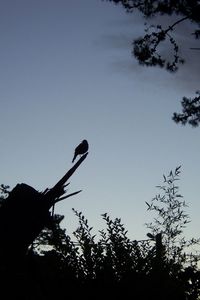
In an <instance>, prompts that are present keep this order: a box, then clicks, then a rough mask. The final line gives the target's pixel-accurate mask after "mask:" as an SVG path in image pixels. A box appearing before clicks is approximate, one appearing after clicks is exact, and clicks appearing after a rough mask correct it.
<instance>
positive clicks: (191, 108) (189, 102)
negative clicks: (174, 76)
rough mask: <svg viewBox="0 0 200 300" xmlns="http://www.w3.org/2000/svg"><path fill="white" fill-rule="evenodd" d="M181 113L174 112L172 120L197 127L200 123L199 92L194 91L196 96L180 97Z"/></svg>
mask: <svg viewBox="0 0 200 300" xmlns="http://www.w3.org/2000/svg"><path fill="white" fill-rule="evenodd" d="M181 104H182V108H183V109H182V113H180V114H177V113H174V116H173V120H174V121H175V122H176V123H181V124H182V125H185V124H187V123H188V124H190V125H192V126H193V127H197V126H198V125H199V124H200V92H199V91H197V92H196V97H194V98H187V97H183V99H182V102H181Z"/></svg>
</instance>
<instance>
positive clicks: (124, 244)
mask: <svg viewBox="0 0 200 300" xmlns="http://www.w3.org/2000/svg"><path fill="white" fill-rule="evenodd" d="M179 173H180V167H178V168H176V169H175V171H174V172H170V174H169V175H168V176H164V184H163V185H161V186H159V187H158V188H159V189H160V193H159V194H158V195H156V197H154V198H153V199H152V200H151V201H150V202H147V210H148V211H150V212H152V213H153V217H154V221H153V222H150V223H147V224H146V226H147V229H148V233H147V237H148V238H147V239H144V240H141V241H136V240H130V238H129V237H128V232H127V230H126V229H125V227H124V225H123V223H122V221H121V219H120V218H116V219H114V220H112V219H111V218H110V217H109V215H108V214H107V213H105V214H103V215H102V218H103V220H104V221H105V228H104V229H103V230H101V231H100V232H99V237H98V238H97V236H96V235H94V234H93V228H92V227H90V226H89V223H88V220H87V219H86V218H85V216H84V215H83V214H82V213H81V212H78V211H77V210H75V209H73V211H74V214H75V216H76V217H77V218H78V227H77V229H76V230H75V232H74V233H73V235H68V234H67V233H66V229H63V228H62V227H61V222H62V220H63V218H64V216H60V215H56V214H54V215H52V218H51V226H48V227H47V226H46V227H44V229H43V230H41V232H40V234H38V236H37V238H36V239H35V240H34V241H33V242H32V243H31V244H30V245H29V247H28V251H27V253H26V254H24V257H23V259H22V258H21V257H20V260H19V257H18V256H19V251H18V249H16V247H17V246H18V245H12V251H9V256H10V259H11V262H12V263H11V264H8V265H5V264H4V262H3V261H2V260H1V261H0V271H1V276H0V279H1V283H2V290H3V291H4V290H5V292H6V293H7V298H9V296H11V295H12V294H13V291H14V294H15V297H16V298H17V299H18V298H19V297H20V299H55V298H56V299H60V298H62V299H67V298H68V297H69V296H70V295H71V297H74V298H77V297H96V296H98V297H102V298H114V297H117V298H119V297H123V299H126V298H128V297H130V298H133V299H176V300H177V299H181V300H182V299H190V300H194V299H198V297H199V293H200V272H199V269H198V265H197V263H198V260H199V257H198V256H197V255H196V254H194V253H190V252H188V250H187V249H188V247H190V246H191V245H197V244H198V242H199V240H195V239H191V240H189V241H188V240H186V239H185V237H184V233H183V230H184V227H185V226H186V225H187V223H188V222H189V216H188V215H187V214H186V213H185V209H186V207H187V206H186V203H185V201H184V200H183V198H182V196H181V195H180V193H179V189H178V186H177V185H176V184H175V183H176V182H177V180H178V179H179ZM2 192H3V195H2V199H4V200H2V201H3V202H4V201H5V202H6V199H5V198H6V197H5V195H6V193H7V187H5V186H2ZM23 213H25V211H24V212H23ZM16 221H17V220H16ZM24 226H26V224H24ZM133 226H134V224H133ZM13 230H14V228H13ZM1 232H2V231H1ZM13 232H14V231H13ZM10 234H11V236H10V239H11V240H13V236H12V232H10ZM72 236H73V239H72ZM12 256H13V257H14V260H13V258H12Z"/></svg>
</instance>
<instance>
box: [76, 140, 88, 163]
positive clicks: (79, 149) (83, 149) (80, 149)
mask: <svg viewBox="0 0 200 300" xmlns="http://www.w3.org/2000/svg"><path fill="white" fill-rule="evenodd" d="M88 148H89V145H88V142H87V141H86V140H83V141H82V142H81V143H80V144H79V145H78V146H77V147H76V148H75V151H74V157H73V160H72V163H73V162H74V161H75V159H76V157H77V155H81V154H84V153H86V152H87V151H88Z"/></svg>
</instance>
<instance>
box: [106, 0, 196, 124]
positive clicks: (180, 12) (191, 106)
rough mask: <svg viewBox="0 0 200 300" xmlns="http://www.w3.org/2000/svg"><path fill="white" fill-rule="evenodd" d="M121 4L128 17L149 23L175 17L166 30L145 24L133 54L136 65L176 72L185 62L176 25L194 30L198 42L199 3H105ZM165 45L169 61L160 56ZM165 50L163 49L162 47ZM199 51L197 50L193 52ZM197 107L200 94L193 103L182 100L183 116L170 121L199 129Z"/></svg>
mask: <svg viewBox="0 0 200 300" xmlns="http://www.w3.org/2000/svg"><path fill="white" fill-rule="evenodd" d="M107 1H109V2H114V3H115V4H120V5H121V6H122V7H123V8H124V9H125V10H126V11H127V12H129V13H131V12H133V11H135V10H138V11H139V12H140V13H141V14H142V15H143V16H144V17H145V18H146V19H152V18H154V17H156V16H161V17H162V16H164V15H167V16H170V17H171V18H172V17H173V20H174V18H175V17H176V18H177V20H176V21H175V22H173V23H172V22H171V24H169V25H168V26H167V27H166V28H163V26H162V25H161V24H157V25H156V26H155V25H150V26H147V23H145V27H146V28H145V34H144V35H143V36H142V37H138V38H137V39H135V40H134V41H133V43H132V44H133V49H132V54H133V55H134V56H135V58H136V59H137V60H138V62H139V64H141V65H145V66H159V67H161V68H165V69H166V70H168V71H170V72H176V71H177V70H178V68H179V66H180V65H181V64H183V63H184V62H185V60H184V58H183V57H181V54H180V49H181V46H180V45H179V44H178V43H177V41H176V38H175V35H174V31H175V29H176V27H177V25H179V24H181V23H182V22H184V21H186V20H187V21H189V22H190V23H192V24H193V25H195V26H196V29H195V30H194V31H193V32H192V33H191V37H192V36H193V38H195V39H199V38H200V29H199V28H200V3H199V1H197V0H196V1H195V0H192V1H181V0H179V1H173V0H171V1H155V0H148V1H146V0H145V1H144V0H143V1H140V0H126V1H125V0H107ZM164 42H165V43H168V45H169V48H170V50H169V51H168V53H170V55H169V58H168V53H167V56H164V55H163V52H162V49H163V48H162V45H164ZM164 46H165V45H164ZM196 49H198V50H200V48H196ZM199 112H200V103H199V93H198V92H197V97H195V98H194V99H190V98H186V97H183V100H182V113H174V116H173V120H174V121H175V122H176V123H181V124H183V125H185V124H187V123H188V124H190V125H192V126H194V127H195V126H198V125H199V124H200V113H199Z"/></svg>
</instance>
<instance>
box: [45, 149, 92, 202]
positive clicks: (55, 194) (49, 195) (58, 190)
mask: <svg viewBox="0 0 200 300" xmlns="http://www.w3.org/2000/svg"><path fill="white" fill-rule="evenodd" d="M87 155H88V152H87V153H85V154H84V155H82V156H81V158H80V159H79V160H78V161H77V162H76V163H75V164H74V165H73V167H72V168H71V169H70V170H69V171H68V172H67V173H66V174H65V175H64V176H63V177H62V178H61V179H60V180H59V181H58V182H57V183H56V184H55V185H54V187H53V188H52V189H50V190H49V191H47V192H46V194H45V195H44V197H45V198H46V199H47V205H48V206H49V207H51V206H52V205H53V204H55V203H56V202H58V201H60V200H63V199H65V198H68V197H70V196H72V195H75V194H77V193H79V192H80V191H78V192H75V193H72V194H69V195H67V196H64V197H62V198H59V197H60V196H61V195H63V194H64V193H65V191H64V187H65V186H67V185H68V184H69V183H67V184H66V182H67V180H68V179H69V178H70V177H71V176H72V175H73V173H74V172H75V171H76V169H77V168H78V167H79V166H80V164H81V163H82V162H83V161H84V160H85V159H86V157H87ZM58 198H59V199H58ZM56 199H57V200H56Z"/></svg>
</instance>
